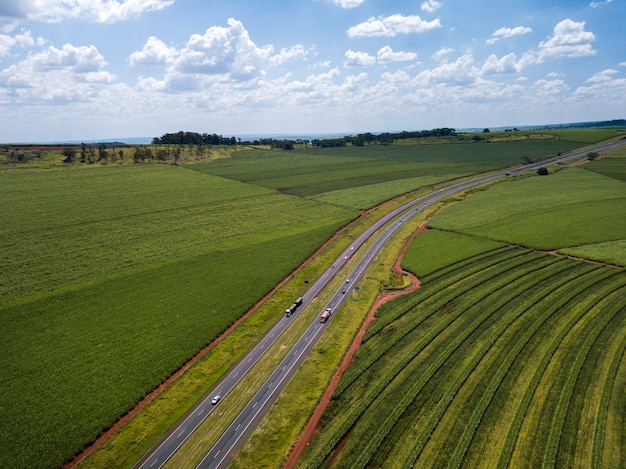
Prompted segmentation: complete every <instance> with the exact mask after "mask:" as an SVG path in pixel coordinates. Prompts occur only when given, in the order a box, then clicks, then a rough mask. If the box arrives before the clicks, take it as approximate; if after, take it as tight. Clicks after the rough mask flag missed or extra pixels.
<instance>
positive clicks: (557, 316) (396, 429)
mask: <svg viewBox="0 0 626 469" xmlns="http://www.w3.org/2000/svg"><path fill="white" fill-rule="evenodd" d="M506 253H507V250H503V251H501V254H499V255H494V256H488V257H487V258H486V259H490V261H491V262H493V263H494V264H493V265H494V266H497V265H498V263H503V264H505V265H508V267H509V268H503V267H502V266H499V267H497V268H494V267H492V268H489V267H487V268H486V267H485V265H484V264H483V260H484V258H482V256H476V258H475V259H474V261H473V262H472V261H466V262H460V263H459V266H461V265H463V269H460V270H463V271H466V269H467V268H468V267H470V268H472V267H477V266H479V265H480V266H481V267H480V268H476V269H475V272H474V273H473V274H470V275H468V276H466V277H465V278H464V279H460V278H456V279H455V280H454V281H452V282H447V281H446V279H447V278H449V277H450V276H451V275H453V274H455V273H457V272H458V271H455V270H454V269H453V268H452V267H448V266H447V267H444V268H442V270H441V275H440V276H439V275H437V274H436V273H434V275H433V277H432V278H431V280H430V282H431V283H428V284H426V285H427V286H431V287H432V289H431V288H428V291H424V292H422V293H421V292H419V291H418V292H417V293H415V294H414V295H413V296H414V297H416V298H419V299H416V298H411V299H410V300H406V299H403V300H397V301H396V302H392V303H391V306H390V307H389V308H387V309H386V310H385V312H383V313H382V314H381V319H379V321H376V322H381V320H384V324H383V325H382V327H381V326H379V327H376V330H375V332H372V333H371V335H370V336H369V337H368V339H367V340H366V341H365V342H364V344H363V346H362V347H361V349H360V351H359V354H358V357H357V360H356V361H355V362H354V364H353V365H351V368H350V369H349V370H348V372H347V373H346V374H345V381H344V380H342V383H341V384H340V386H339V387H338V388H337V390H336V392H335V395H334V396H333V399H334V401H333V404H332V405H331V408H330V409H329V411H328V412H327V413H326V415H325V418H326V419H327V423H326V424H325V427H324V430H323V431H322V432H321V433H320V435H319V436H318V439H317V440H316V441H315V442H314V443H313V444H311V446H310V448H309V450H308V451H307V452H306V453H305V456H304V458H303V461H302V462H303V464H305V465H307V466H308V467H319V465H321V464H323V463H324V461H328V458H329V457H330V456H331V454H332V453H333V452H334V451H338V454H336V455H334V456H333V459H332V460H333V466H336V467H344V466H346V467H368V466H375V467H379V466H382V467H388V466H397V467H415V466H433V465H436V466H441V465H447V466H448V467H460V466H461V465H463V466H467V465H469V466H471V465H475V464H477V463H482V464H488V465H489V464H490V465H492V466H496V465H497V466H498V467H506V466H508V465H509V464H517V463H519V462H520V461H522V460H524V461H527V462H529V463H530V464H535V463H536V464H537V465H542V464H543V465H544V466H548V467H552V466H553V465H554V464H555V461H557V460H558V461H559V463H561V464H562V463H563V461H565V460H566V458H565V456H568V457H569V458H570V460H571V451H570V450H569V449H568V448H571V447H572V444H573V445H575V444H576V442H575V440H576V438H579V437H578V436H577V435H579V433H580V431H579V429H578V428H577V424H576V422H579V421H580V420H581V418H582V417H581V412H582V409H583V408H584V407H585V406H582V405H581V404H580V402H581V399H586V398H585V396H584V393H585V387H586V386H589V385H588V384H586V383H587V382H588V381H589V380H590V379H591V380H593V382H595V383H596V385H599V386H600V387H601V388H600V389H601V391H597V392H596V394H597V395H598V397H596V398H595V400H596V401H601V403H598V404H596V405H595V408H597V409H598V412H597V414H598V415H596V414H593V415H591V416H589V417H588V418H591V419H592V420H594V419H595V420H594V422H595V423H594V425H593V426H592V428H591V433H592V436H593V442H592V443H590V444H591V447H592V448H593V458H594V461H600V460H602V458H603V457H604V456H603V454H604V453H603V445H602V443H601V442H602V441H604V440H605V439H606V438H605V436H604V434H605V433H604V432H605V427H606V425H607V424H606V423H605V422H606V421H607V420H608V416H609V415H610V414H609V410H608V408H609V406H610V405H614V404H610V402H611V403H612V402H613V401H614V399H615V397H613V396H615V390H614V385H613V384H612V383H613V381H614V380H615V378H616V377H617V376H618V374H617V369H618V367H619V366H620V363H621V362H620V360H619V358H618V356H619V357H621V352H623V350H624V346H626V345H625V344H624V340H622V339H621V337H622V336H620V335H619V334H618V332H615V333H614V332H613V325H617V326H618V327H620V326H621V327H622V328H623V327H626V326H624V321H623V320H622V319H621V317H622V316H623V313H624V299H623V288H624V287H625V285H626V278H625V275H624V274H623V272H621V271H619V270H614V269H607V268H603V267H600V266H592V265H590V264H584V263H580V262H577V261H571V260H567V259H562V260H554V258H552V259H546V258H547V257H549V256H543V255H538V256H535V255H533V256H530V257H527V256H522V257H523V258H524V257H526V259H527V260H528V261H527V262H524V261H522V262H520V259H519V258H517V257H515V258H510V259H507V260H504V261H502V262H500V261H501V259H499V258H500V257H501V256H502V255H506ZM468 262H469V264H468ZM444 271H445V272H446V273H447V274H448V275H444V274H443V272H444ZM496 272H498V274H497V275H494V274H495V273H496ZM438 287H439V288H438ZM602 298H606V299H604V300H603V299H602ZM394 303H395V304H394ZM600 312H601V314H600ZM387 314H388V315H389V316H388V317H387V316H386V315H387ZM376 322H375V323H374V324H376ZM585 324H586V326H585ZM608 324H611V326H610V327H609V326H607V325H608ZM609 333H611V337H613V339H612V341H610V343H611V344H613V345H612V347H611V351H612V353H607V354H603V353H602V352H601V347H602V346H603V343H604V342H605V341H604V340H603V339H602V338H603V337H605V336H606V335H607V334H609ZM618 338H620V340H618ZM599 348H600V350H599ZM596 362H600V365H598V366H602V369H603V370H605V371H603V372H602V373H600V372H598V373H595V374H594V373H592V371H593V370H594V369H595V367H594V366H593V365H592V363H596ZM603 363H606V364H603ZM551 396H554V397H551ZM546 399H550V400H552V401H553V402H551V403H549V404H546V402H545V400H546ZM522 427H523V428H522ZM522 435H524V436H522ZM541 435H544V436H546V435H547V436H548V438H546V439H545V441H544V440H543V438H542V437H541ZM609 438H610V440H611V441H615V436H613V435H612V434H611V435H609ZM340 441H341V442H342V444H341V449H340V450H337V445H338V443H339V442H340ZM531 446H532V448H531ZM487 448H489V449H487ZM533 448H534V449H533ZM562 451H567V452H568V453H567V454H566V455H561V452H562ZM580 451H581V450H579V453H580ZM577 457H578V458H579V459H580V458H582V457H583V456H577ZM585 457H587V458H590V457H591V456H585ZM488 461H491V462H490V463H489V462H488ZM577 461H578V459H575V460H574V465H576V462H577Z"/></svg>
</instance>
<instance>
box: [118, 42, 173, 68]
mask: <svg viewBox="0 0 626 469" xmlns="http://www.w3.org/2000/svg"><path fill="white" fill-rule="evenodd" d="M176 54H177V52H176V49H175V48H173V47H168V46H167V45H166V44H165V43H164V42H163V41H161V40H160V39H158V38H156V37H154V36H150V37H149V38H148V40H147V41H146V44H145V45H144V46H143V49H141V50H140V51H138V52H133V53H132V54H131V55H130V58H129V60H130V64H131V65H155V64H165V63H168V62H171V60H172V59H173V58H174V57H175V56H176Z"/></svg>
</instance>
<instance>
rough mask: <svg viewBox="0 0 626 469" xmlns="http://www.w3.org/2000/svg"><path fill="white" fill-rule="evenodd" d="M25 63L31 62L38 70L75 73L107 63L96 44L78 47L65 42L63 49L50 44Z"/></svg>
mask: <svg viewBox="0 0 626 469" xmlns="http://www.w3.org/2000/svg"><path fill="white" fill-rule="evenodd" d="M23 63H29V64H30V65H31V66H32V68H33V69H34V70H37V71H49V70H61V69H65V70H69V71H71V72H74V73H87V72H94V71H98V70H100V69H101V68H102V67H104V66H105V65H106V64H107V63H106V61H105V60H104V57H103V56H102V55H101V54H100V52H98V49H96V47H95V46H78V47H76V46H73V45H72V44H65V45H64V46H63V47H62V48H61V49H57V48H56V47H54V46H49V47H48V48H47V49H46V50H45V51H43V52H41V53H38V54H33V55H31V56H30V57H29V58H28V59H27V60H26V61H25V62H23Z"/></svg>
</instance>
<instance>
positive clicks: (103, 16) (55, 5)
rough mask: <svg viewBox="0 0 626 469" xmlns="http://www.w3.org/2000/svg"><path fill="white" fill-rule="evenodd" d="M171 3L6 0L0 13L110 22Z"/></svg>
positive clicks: (167, 0) (54, 20) (168, 0)
mask: <svg viewBox="0 0 626 469" xmlns="http://www.w3.org/2000/svg"><path fill="white" fill-rule="evenodd" d="M173 3H174V0H32V1H21V0H8V5H6V6H4V7H3V8H0V10H1V11H0V13H2V12H4V14H5V15H6V16H11V17H17V18H26V19H29V20H34V21H42V22H46V23H58V22H60V21H63V20H64V19H68V18H78V19H84V20H87V21H94V22H97V23H114V22H116V21H123V20H128V19H130V18H135V17H137V16H140V15H142V14H143V13H146V12H149V11H155V10H161V9H163V8H166V7H168V6H170V5H172V4H173Z"/></svg>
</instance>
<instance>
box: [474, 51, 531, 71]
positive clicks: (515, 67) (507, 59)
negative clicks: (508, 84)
mask: <svg viewBox="0 0 626 469" xmlns="http://www.w3.org/2000/svg"><path fill="white" fill-rule="evenodd" d="M520 69H521V68H520V64H519V63H518V62H517V57H516V55H515V54H513V53H510V54H507V55H505V56H504V57H502V58H498V57H497V56H496V55H495V54H491V55H490V56H489V57H488V58H487V60H486V61H485V63H484V64H483V66H482V68H481V72H482V73H483V74H485V75H491V74H496V73H515V72H519V71H520Z"/></svg>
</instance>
